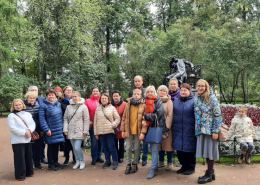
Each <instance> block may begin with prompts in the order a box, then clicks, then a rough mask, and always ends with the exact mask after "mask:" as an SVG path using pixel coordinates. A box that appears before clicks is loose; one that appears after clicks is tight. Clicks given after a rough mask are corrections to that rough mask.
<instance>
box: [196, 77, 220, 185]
mask: <svg viewBox="0 0 260 185" xmlns="http://www.w3.org/2000/svg"><path fill="white" fill-rule="evenodd" d="M196 89H197V91H198V97H196V98H195V101H194V108H195V109H194V111H195V121H196V127H195V134H196V136H197V151H196V157H203V158H206V160H207V165H208V169H207V170H206V173H205V175H204V176H201V177H199V178H198V183H199V184H205V183H207V182H211V181H212V180H215V174H214V169H213V167H214V161H215V160H218V159H219V151H218V141H217V139H218V132H219V126H220V125H221V123H222V117H221V110H220V107H219V104H218V100H217V98H216V96H215V95H214V94H213V91H212V89H210V88H209V84H208V82H207V81H206V80H203V79H200V80H198V82H197V83H196Z"/></svg>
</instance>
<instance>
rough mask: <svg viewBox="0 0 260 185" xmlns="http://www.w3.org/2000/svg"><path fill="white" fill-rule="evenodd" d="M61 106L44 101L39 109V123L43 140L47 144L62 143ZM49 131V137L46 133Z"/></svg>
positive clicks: (57, 103)
mask: <svg viewBox="0 0 260 185" xmlns="http://www.w3.org/2000/svg"><path fill="white" fill-rule="evenodd" d="M62 120H63V119H62V110H61V104H60V103H59V102H58V101H56V102H55V103H52V102H49V101H47V100H46V99H45V100H43V103H42V104H41V105H40V108H39V121H40V126H41V129H42V131H43V139H44V141H45V143H47V144H53V143H60V142H64V141H65V140H64V137H63V133H62V130H63V121H62ZM48 130H51V136H47V135H46V132H47V131H48Z"/></svg>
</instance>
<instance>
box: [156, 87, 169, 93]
mask: <svg viewBox="0 0 260 185" xmlns="http://www.w3.org/2000/svg"><path fill="white" fill-rule="evenodd" d="M160 90H165V91H166V93H167V94H166V95H168V90H169V89H168V87H167V86H166V85H160V86H159V87H158V89H157V94H158V93H159V91H160Z"/></svg>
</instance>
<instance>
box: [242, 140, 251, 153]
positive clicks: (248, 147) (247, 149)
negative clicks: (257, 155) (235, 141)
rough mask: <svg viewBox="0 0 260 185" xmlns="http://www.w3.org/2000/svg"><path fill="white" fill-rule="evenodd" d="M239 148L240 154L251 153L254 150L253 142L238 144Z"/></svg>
mask: <svg viewBox="0 0 260 185" xmlns="http://www.w3.org/2000/svg"><path fill="white" fill-rule="evenodd" d="M240 148H241V152H242V154H246V153H249V154H250V153H251V152H252V150H253V149H254V144H253V142H248V143H247V142H243V143H240Z"/></svg>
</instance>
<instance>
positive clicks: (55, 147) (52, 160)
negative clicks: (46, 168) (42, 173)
mask: <svg viewBox="0 0 260 185" xmlns="http://www.w3.org/2000/svg"><path fill="white" fill-rule="evenodd" d="M59 144H60V143H53V144H48V149H47V157H48V164H49V165H53V164H56V163H57V162H58V154H59Z"/></svg>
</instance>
